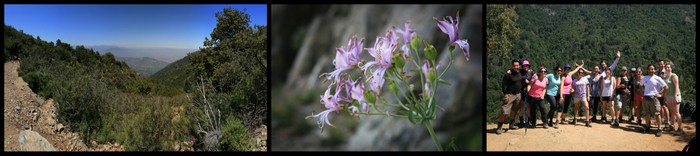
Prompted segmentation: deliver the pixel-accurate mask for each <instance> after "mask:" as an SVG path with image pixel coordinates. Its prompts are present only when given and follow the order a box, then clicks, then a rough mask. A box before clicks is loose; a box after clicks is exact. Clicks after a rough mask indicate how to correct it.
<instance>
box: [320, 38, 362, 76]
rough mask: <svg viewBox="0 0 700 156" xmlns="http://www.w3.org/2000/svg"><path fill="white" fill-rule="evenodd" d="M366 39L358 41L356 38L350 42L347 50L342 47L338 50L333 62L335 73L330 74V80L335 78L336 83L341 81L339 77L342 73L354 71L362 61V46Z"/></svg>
mask: <svg viewBox="0 0 700 156" xmlns="http://www.w3.org/2000/svg"><path fill="white" fill-rule="evenodd" d="M364 41H365V39H364V38H363V39H361V40H360V41H358V40H357V38H356V37H354V36H353V37H352V38H351V39H350V40H349V41H348V46H347V47H346V48H347V49H344V48H343V47H340V48H338V49H337V50H336V53H335V59H334V60H333V65H335V71H333V72H331V73H330V74H329V77H328V78H329V79H331V78H335V81H336V82H337V81H339V80H340V79H339V76H338V75H340V73H341V72H342V71H345V70H348V69H352V68H353V67H355V65H357V64H358V63H359V62H360V61H362V60H361V59H360V54H361V53H362V46H363V44H364Z"/></svg>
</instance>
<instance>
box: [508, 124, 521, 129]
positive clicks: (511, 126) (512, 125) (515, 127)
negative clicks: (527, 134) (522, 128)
mask: <svg viewBox="0 0 700 156" xmlns="http://www.w3.org/2000/svg"><path fill="white" fill-rule="evenodd" d="M518 128H519V127H518V126H516V125H514V124H513V123H511V124H510V125H509V126H508V129H509V130H516V129H518Z"/></svg>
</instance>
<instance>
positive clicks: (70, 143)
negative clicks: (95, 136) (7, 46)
mask: <svg viewBox="0 0 700 156" xmlns="http://www.w3.org/2000/svg"><path fill="white" fill-rule="evenodd" d="M4 65H5V66H4V76H5V77H4V84H5V85H4V96H5V99H4V109H3V112H4V131H5V133H4V137H5V142H4V149H5V151H18V150H19V146H20V143H19V140H18V137H19V132H20V131H22V130H32V131H35V132H37V133H39V134H41V136H43V137H44V138H46V139H47V140H48V141H49V143H51V145H53V146H54V147H55V148H56V149H57V150H59V151H123V149H124V148H123V146H121V145H119V144H112V143H108V144H100V145H98V144H94V143H93V146H91V148H88V147H87V146H86V145H85V143H83V141H82V140H81V139H80V136H79V135H78V134H77V133H73V132H68V131H67V130H66V126H64V125H63V124H61V123H58V121H57V120H56V113H55V112H56V108H55V107H54V102H53V99H49V100H44V99H43V97H40V96H38V95H36V94H35V93H33V92H32V90H31V89H30V88H29V86H28V85H27V83H26V82H25V81H24V80H23V79H22V78H21V77H19V75H18V73H17V70H18V69H19V62H18V61H10V62H6V63H5V64H4Z"/></svg>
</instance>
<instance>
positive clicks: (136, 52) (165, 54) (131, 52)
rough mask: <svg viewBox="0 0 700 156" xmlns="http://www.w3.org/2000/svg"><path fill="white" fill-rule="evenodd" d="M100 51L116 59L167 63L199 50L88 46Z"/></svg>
mask: <svg viewBox="0 0 700 156" xmlns="http://www.w3.org/2000/svg"><path fill="white" fill-rule="evenodd" d="M86 47H87V48H92V49H93V50H95V51H98V52H99V53H100V54H103V55H104V54H105V53H107V52H112V54H114V56H116V57H131V58H142V57H150V58H154V59H157V60H161V61H165V62H167V63H172V62H175V61H177V60H179V59H182V58H183V57H185V56H187V53H190V52H194V51H197V49H185V48H130V47H120V46H112V45H96V46H86Z"/></svg>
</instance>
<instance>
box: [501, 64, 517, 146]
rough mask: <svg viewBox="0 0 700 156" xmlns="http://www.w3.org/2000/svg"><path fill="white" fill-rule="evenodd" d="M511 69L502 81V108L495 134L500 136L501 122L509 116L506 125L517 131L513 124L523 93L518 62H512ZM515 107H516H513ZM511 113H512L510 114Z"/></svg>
mask: <svg viewBox="0 0 700 156" xmlns="http://www.w3.org/2000/svg"><path fill="white" fill-rule="evenodd" d="M512 64H513V69H512V72H511V73H510V74H505V75H503V81H502V82H501V86H502V88H503V106H501V115H500V116H499V118H498V129H497V130H496V134H499V135H500V134H502V133H503V132H504V131H503V122H504V120H505V119H506V115H510V122H509V125H508V129H509V130H514V129H517V127H516V126H515V125H513V123H514V122H515V115H516V114H517V111H518V109H517V108H520V106H517V105H519V104H520V99H521V97H520V95H521V92H522V91H523V78H522V75H521V74H520V60H517V59H515V60H513V62H512ZM513 105H516V106H513ZM511 111H514V112H513V113H511Z"/></svg>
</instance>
